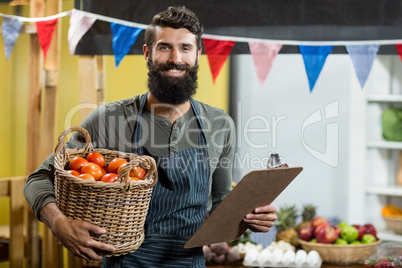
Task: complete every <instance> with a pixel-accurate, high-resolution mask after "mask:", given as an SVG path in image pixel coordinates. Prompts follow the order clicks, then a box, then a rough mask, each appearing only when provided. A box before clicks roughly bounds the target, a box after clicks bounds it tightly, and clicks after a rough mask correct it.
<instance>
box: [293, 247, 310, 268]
mask: <svg viewBox="0 0 402 268" xmlns="http://www.w3.org/2000/svg"><path fill="white" fill-rule="evenodd" d="M306 259H307V252H306V251H304V250H302V249H301V250H298V251H297V252H296V257H295V263H296V266H302V265H303V263H304V262H305V261H306Z"/></svg>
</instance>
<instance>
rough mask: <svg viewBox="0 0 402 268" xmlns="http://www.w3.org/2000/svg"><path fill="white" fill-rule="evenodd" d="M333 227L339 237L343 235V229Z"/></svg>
mask: <svg viewBox="0 0 402 268" xmlns="http://www.w3.org/2000/svg"><path fill="white" fill-rule="evenodd" d="M332 227H334V229H335V232H336V233H337V235H338V236H339V235H341V233H342V229H341V228H340V227H339V226H337V225H332Z"/></svg>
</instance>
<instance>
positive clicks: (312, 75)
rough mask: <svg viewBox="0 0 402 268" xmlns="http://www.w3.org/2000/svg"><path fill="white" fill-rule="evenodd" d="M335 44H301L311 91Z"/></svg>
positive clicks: (300, 48) (300, 47)
mask: <svg viewBox="0 0 402 268" xmlns="http://www.w3.org/2000/svg"><path fill="white" fill-rule="evenodd" d="M332 49H333V46H299V50H300V53H301V54H302V56H303V60H304V66H305V68H306V72H307V77H308V83H309V85H310V92H312V91H313V88H314V85H315V82H316V81H317V79H318V76H319V75H320V73H321V69H322V67H323V66H324V63H325V60H326V59H327V56H328V55H329V54H330V53H331V52H332Z"/></svg>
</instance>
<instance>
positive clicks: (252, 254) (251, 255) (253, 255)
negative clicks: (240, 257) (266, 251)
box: [244, 248, 259, 266]
mask: <svg viewBox="0 0 402 268" xmlns="http://www.w3.org/2000/svg"><path fill="white" fill-rule="evenodd" d="M258 255H259V252H258V250H257V249H255V248H253V249H250V250H249V251H247V253H246V255H245V256H244V262H245V263H246V264H247V265H246V266H249V265H251V264H252V263H253V262H254V261H256V260H257V258H258Z"/></svg>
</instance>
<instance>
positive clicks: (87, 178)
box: [78, 173, 95, 181]
mask: <svg viewBox="0 0 402 268" xmlns="http://www.w3.org/2000/svg"><path fill="white" fill-rule="evenodd" d="M78 178H81V179H83V180H87V181H95V178H94V176H92V175H91V174H87V173H85V174H80V175H79V176H78Z"/></svg>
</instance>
